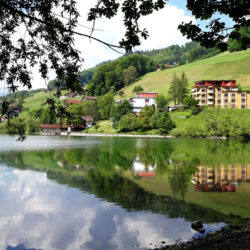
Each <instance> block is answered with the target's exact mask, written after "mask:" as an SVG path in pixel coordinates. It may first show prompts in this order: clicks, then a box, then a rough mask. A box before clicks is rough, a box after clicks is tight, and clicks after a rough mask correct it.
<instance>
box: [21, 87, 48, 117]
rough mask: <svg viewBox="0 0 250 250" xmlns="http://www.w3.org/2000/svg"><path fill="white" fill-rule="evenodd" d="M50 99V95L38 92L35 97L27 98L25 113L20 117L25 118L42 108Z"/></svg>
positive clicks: (25, 100) (24, 105) (24, 106)
mask: <svg viewBox="0 0 250 250" xmlns="http://www.w3.org/2000/svg"><path fill="white" fill-rule="evenodd" d="M48 97H49V93H45V92H38V93H35V94H34V95H33V96H30V97H27V98H25V99H24V104H23V108H24V110H25V111H24V112H22V113H21V115H20V117H25V116H26V115H27V113H28V111H31V110H35V109H39V108H41V107H42V106H43V105H44V103H45V101H46V99H47V98H48Z"/></svg>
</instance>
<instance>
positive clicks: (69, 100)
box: [66, 99, 82, 104]
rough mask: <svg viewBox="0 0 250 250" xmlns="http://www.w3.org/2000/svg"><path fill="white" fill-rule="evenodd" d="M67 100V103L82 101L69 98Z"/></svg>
mask: <svg viewBox="0 0 250 250" xmlns="http://www.w3.org/2000/svg"><path fill="white" fill-rule="evenodd" d="M66 102H67V103H71V104H79V103H81V102H82V100H72V99H67V100H66Z"/></svg>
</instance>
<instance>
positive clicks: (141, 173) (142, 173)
mask: <svg viewBox="0 0 250 250" xmlns="http://www.w3.org/2000/svg"><path fill="white" fill-rule="evenodd" d="M137 175H138V176H141V177H156V173H155V172H138V173H137Z"/></svg>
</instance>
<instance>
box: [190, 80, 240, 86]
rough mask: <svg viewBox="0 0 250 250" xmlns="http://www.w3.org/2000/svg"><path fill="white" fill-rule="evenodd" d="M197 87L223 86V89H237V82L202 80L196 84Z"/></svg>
mask: <svg viewBox="0 0 250 250" xmlns="http://www.w3.org/2000/svg"><path fill="white" fill-rule="evenodd" d="M194 86H195V87H204V86H206V87H209V86H211V87H215V86H222V87H236V81H235V80H202V81H198V82H195V85H194Z"/></svg>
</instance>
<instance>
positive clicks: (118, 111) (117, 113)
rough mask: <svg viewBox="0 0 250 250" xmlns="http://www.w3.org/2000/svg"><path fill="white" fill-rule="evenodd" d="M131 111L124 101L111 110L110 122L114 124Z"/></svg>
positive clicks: (131, 108)
mask: <svg viewBox="0 0 250 250" xmlns="http://www.w3.org/2000/svg"><path fill="white" fill-rule="evenodd" d="M132 110H133V107H132V106H131V105H130V103H129V101H127V100H125V101H124V102H121V103H119V104H118V105H116V106H114V107H113V108H112V121H113V123H114V124H117V122H118V121H119V120H120V119H121V117H122V116H123V115H126V114H127V113H130V112H131V111H132Z"/></svg>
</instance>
